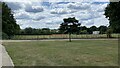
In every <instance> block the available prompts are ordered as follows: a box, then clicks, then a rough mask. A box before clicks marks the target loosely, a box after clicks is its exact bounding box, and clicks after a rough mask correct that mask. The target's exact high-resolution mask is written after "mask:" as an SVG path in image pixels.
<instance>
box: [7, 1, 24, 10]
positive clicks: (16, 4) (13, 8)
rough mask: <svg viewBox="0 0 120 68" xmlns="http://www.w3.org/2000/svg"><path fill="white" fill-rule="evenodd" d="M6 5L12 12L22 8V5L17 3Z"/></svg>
mask: <svg viewBox="0 0 120 68" xmlns="http://www.w3.org/2000/svg"><path fill="white" fill-rule="evenodd" d="M7 5H8V6H9V7H10V8H11V9H12V10H19V9H21V8H22V5H21V4H20V3H18V2H14V3H13V2H7Z"/></svg>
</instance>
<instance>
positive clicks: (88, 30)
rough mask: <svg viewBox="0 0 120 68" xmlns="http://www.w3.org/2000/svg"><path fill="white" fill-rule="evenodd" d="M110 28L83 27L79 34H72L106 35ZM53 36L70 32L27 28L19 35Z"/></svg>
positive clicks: (79, 29)
mask: <svg viewBox="0 0 120 68" xmlns="http://www.w3.org/2000/svg"><path fill="white" fill-rule="evenodd" d="M107 29H108V27H107V26H100V27H96V26H91V27H89V28H88V27H86V26H81V27H79V28H78V31H77V33H76V32H72V34H92V33H93V31H100V34H106V31H107ZM51 34H68V32H64V31H61V30H60V28H59V29H50V28H41V29H36V28H31V27H27V28H25V29H21V30H20V31H19V32H18V33H17V35H51Z"/></svg>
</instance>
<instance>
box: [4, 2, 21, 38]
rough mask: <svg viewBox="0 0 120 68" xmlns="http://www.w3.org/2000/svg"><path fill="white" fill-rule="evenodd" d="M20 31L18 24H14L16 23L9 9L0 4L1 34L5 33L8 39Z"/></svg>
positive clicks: (5, 5)
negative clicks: (0, 13)
mask: <svg viewBox="0 0 120 68" xmlns="http://www.w3.org/2000/svg"><path fill="white" fill-rule="evenodd" d="M19 30H20V27H19V25H18V24H16V21H15V19H14V16H13V14H12V11H11V9H10V8H9V7H8V6H7V4H5V3H4V2H3V3H2V32H4V33H6V34H7V35H8V36H9V39H10V38H11V36H14V35H15V34H17V33H18V32H19Z"/></svg>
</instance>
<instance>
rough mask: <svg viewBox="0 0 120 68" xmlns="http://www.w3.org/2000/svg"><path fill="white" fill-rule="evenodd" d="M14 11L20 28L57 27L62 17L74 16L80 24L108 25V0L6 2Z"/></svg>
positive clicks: (88, 25)
mask: <svg viewBox="0 0 120 68" xmlns="http://www.w3.org/2000/svg"><path fill="white" fill-rule="evenodd" d="M6 3H7V4H8V6H9V7H10V8H11V9H12V11H13V12H14V17H15V18H16V21H17V23H18V24H19V25H20V27H21V28H22V29H24V28H26V27H32V28H51V29H57V28H59V26H60V24H61V23H62V22H63V18H68V17H76V19H78V20H79V23H81V24H82V26H87V27H90V26H93V25H95V26H100V25H108V24H109V21H108V20H107V19H106V18H105V16H104V15H103V14H104V9H105V7H106V6H107V4H109V1H108V0H103V1H102V0H101V1H97V0H94V1H92V0H83V1H82V0H81V1H79V2H78V1H74V2H73V1H58V2H51V1H44V2H43V1H34V2H33V1H29V2H17V1H16V2H6Z"/></svg>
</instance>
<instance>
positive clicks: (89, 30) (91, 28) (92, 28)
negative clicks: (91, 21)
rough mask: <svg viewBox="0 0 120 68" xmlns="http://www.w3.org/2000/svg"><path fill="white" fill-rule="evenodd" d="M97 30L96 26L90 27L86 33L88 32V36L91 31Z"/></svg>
mask: <svg viewBox="0 0 120 68" xmlns="http://www.w3.org/2000/svg"><path fill="white" fill-rule="evenodd" d="M97 30H98V28H97V27H96V26H91V27H90V28H89V29H88V32H89V33H90V34H92V32H93V31H97Z"/></svg>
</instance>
